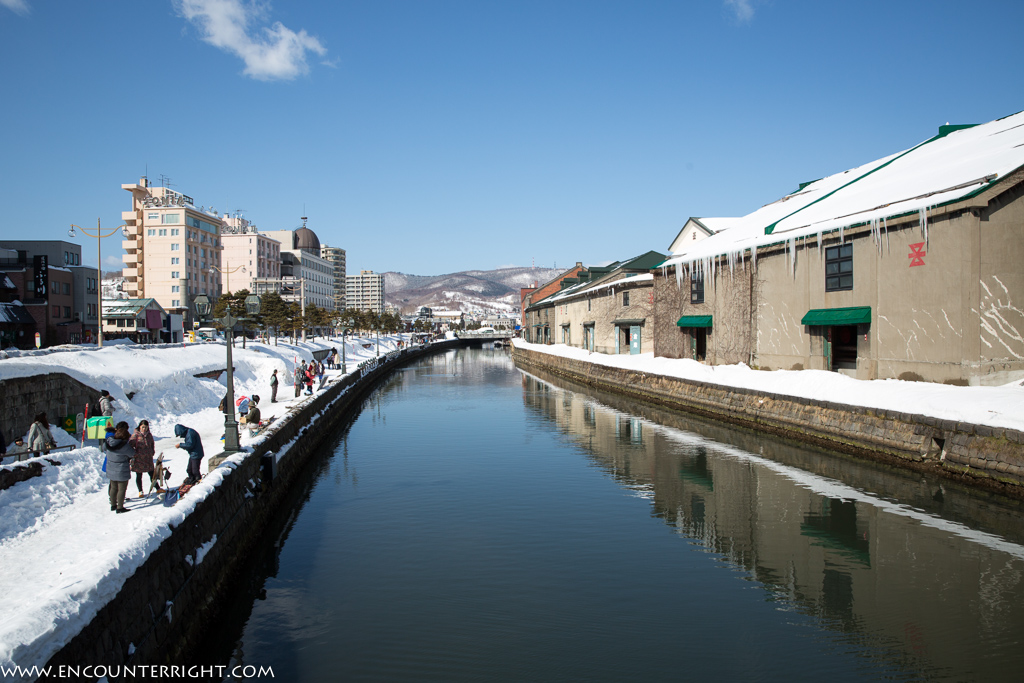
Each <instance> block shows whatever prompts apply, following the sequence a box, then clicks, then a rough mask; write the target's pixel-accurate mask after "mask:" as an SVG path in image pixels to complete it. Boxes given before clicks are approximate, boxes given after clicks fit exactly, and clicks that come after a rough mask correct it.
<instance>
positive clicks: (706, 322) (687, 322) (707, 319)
mask: <svg viewBox="0 0 1024 683" xmlns="http://www.w3.org/2000/svg"><path fill="white" fill-rule="evenodd" d="M676 325H678V326H679V327H711V316H710V315H684V316H683V317H682V318H680V319H679V320H677V321H676Z"/></svg>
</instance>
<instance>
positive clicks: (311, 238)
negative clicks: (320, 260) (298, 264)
mask: <svg viewBox="0 0 1024 683" xmlns="http://www.w3.org/2000/svg"><path fill="white" fill-rule="evenodd" d="M292 249H302V250H304V251H315V252H316V253H317V254H319V253H320V239H319V238H318V237H317V236H316V233H315V232H313V231H312V230H310V229H309V228H299V229H298V230H296V231H295V244H294V246H293V247H292Z"/></svg>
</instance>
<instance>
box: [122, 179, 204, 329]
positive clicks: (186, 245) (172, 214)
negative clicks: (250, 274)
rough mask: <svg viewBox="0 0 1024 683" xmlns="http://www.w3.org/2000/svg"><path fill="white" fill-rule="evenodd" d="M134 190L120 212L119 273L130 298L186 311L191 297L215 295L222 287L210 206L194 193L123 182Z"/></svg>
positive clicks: (143, 180) (128, 189)
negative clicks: (124, 232) (122, 228)
mask: <svg viewBox="0 0 1024 683" xmlns="http://www.w3.org/2000/svg"><path fill="white" fill-rule="evenodd" d="M121 188H122V189H124V190H127V191H128V192H130V193H131V195H132V205H131V210H130V211H124V212H122V214H121V218H122V220H123V221H124V222H125V226H126V230H127V233H128V235H127V237H126V239H125V240H124V241H123V242H122V247H123V248H124V250H125V252H126V253H125V255H124V256H123V257H122V258H123V260H124V268H123V270H122V273H123V275H124V277H125V279H126V280H127V294H128V296H129V297H130V298H133V299H156V300H157V301H158V302H159V304H160V306H162V307H163V308H164V309H165V310H167V311H174V312H176V313H179V314H180V313H185V314H186V315H188V311H189V308H190V303H191V300H192V297H194V296H196V295H197V294H206V295H208V296H210V297H211V298H214V299H216V298H217V297H219V296H220V295H221V293H222V292H223V288H222V287H221V276H220V269H222V268H223V264H222V261H221V249H222V246H221V228H222V227H223V225H224V222H223V219H222V218H221V217H220V215H218V214H217V212H216V211H214V210H213V209H209V210H207V209H206V208H205V207H197V206H196V205H195V202H194V201H193V199H192V197H190V196H188V195H185V194H182V193H180V192H177V191H175V190H172V189H170V188H167V187H150V185H149V181H148V179H146V178H142V179H140V180H139V182H138V183H130V184H124V185H121Z"/></svg>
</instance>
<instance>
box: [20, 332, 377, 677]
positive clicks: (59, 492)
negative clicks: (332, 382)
mask: <svg viewBox="0 0 1024 683" xmlns="http://www.w3.org/2000/svg"><path fill="white" fill-rule="evenodd" d="M356 339H358V338H356ZM356 339H353V338H349V342H348V343H347V344H346V356H347V361H348V369H349V370H350V371H352V372H355V371H356V366H357V364H358V363H359V362H361V361H363V360H368V359H370V358H375V357H376V343H374V344H373V345H372V346H371V348H370V349H365V348H363V346H362V344H361V343H359V341H362V340H359V341H356ZM374 342H376V340H374ZM331 348H337V349H338V350H339V351H340V350H341V340H340V339H337V338H335V339H318V340H316V341H310V342H298V343H286V342H284V341H280V342H279V343H278V345H276V346H275V345H273V344H262V343H250V344H248V345H247V348H246V349H244V350H243V349H242V348H241V346H240V345H237V346H236V347H235V348H234V349H233V351H232V353H233V362H234V366H235V373H234V377H235V395H236V396H238V395H241V394H245V395H247V396H252V395H254V394H257V395H259V396H260V397H261V401H260V409H261V412H262V414H263V417H264V419H266V418H269V417H271V416H277V417H278V419H285V418H286V414H287V412H288V410H289V409H290V408H294V407H298V406H300V405H302V404H303V403H305V402H306V401H308V400H310V397H306V396H305V395H302V396H300V397H299V398H294V389H293V385H292V373H293V371H294V368H295V365H296V363H298V362H300V361H302V360H310V359H311V358H312V354H313V352H314V351H316V350H319V349H331ZM395 348H397V339H395V338H390V337H382V338H381V342H380V352H381V355H383V354H385V353H387V352H388V351H391V350H394V349H395ZM226 363H227V358H226V348H225V345H224V343H203V344H189V345H186V346H181V345H177V346H170V345H158V346H138V345H137V346H130V345H115V346H107V345H104V347H103V348H102V349H99V348H95V347H93V348H80V349H71V348H64V349H61V350H59V351H56V352H54V351H50V352H46V353H24V354H20V353H19V354H11V356H10V357H7V358H4V359H0V379H7V378H12V377H28V376H33V375H41V374H46V373H50V372H63V373H66V374H68V375H70V376H71V377H74V378H75V379H77V380H79V381H80V382H82V383H83V384H85V385H87V386H90V387H93V388H94V389H96V392H97V396H98V395H99V390H100V389H107V390H108V391H110V394H111V395H112V396H113V397H114V398H115V410H114V420H115V421H120V420H126V421H127V422H129V424H130V425H131V426H132V427H133V428H134V427H135V425H136V424H138V421H139V420H141V419H148V420H149V422H150V427H151V430H152V432H153V436H154V438H155V441H156V452H157V454H160V453H163V454H164V464H165V466H166V467H168V468H169V469H170V470H171V473H172V475H171V479H170V484H171V486H177V485H178V484H180V483H181V482H182V481H183V480H184V477H185V468H186V465H187V454H185V452H184V451H182V450H180V449H178V448H176V446H177V444H178V442H179V440H178V439H176V438H174V436H173V434H174V432H173V428H174V425H175V424H177V423H181V424H185V425H187V426H190V427H193V428H194V429H196V431H198V432H199V435H200V437H201V439H202V441H203V446H204V449H205V452H206V456H207V457H210V456H212V455H216V454H217V453H219V452H221V450H222V446H221V435H222V434H223V431H224V416H223V414H221V413H220V412H219V411H218V410H217V404H218V403H219V402H220V399H221V397H222V396H223V395H224V392H225V375H224V373H221V375H220V377H219V378H218V379H202V378H197V377H194V375H195V374H200V373H207V372H211V371H215V370H219V369H222V368H224V367H226ZM275 369H276V370H277V374H278V378H279V382H280V384H279V387H278V402H277V403H276V404H271V403H270V394H271V392H270V386H269V379H270V375H271V373H272V372H273V370H275ZM327 375H328V378H329V379H336V378H338V377H339V376H340V375H341V372H340V371H337V370H329V371H328V372H327ZM129 393H132V394H133V397H132V399H131V400H129V399H128V394H129ZM52 431H53V434H54V437H55V439H56V440H57V443H58V445H69V444H77V443H78V442H77V441H76V440H75V438H74V437H72V436H70V435H68V434H67V433H66V432H64V431H63V430H60V429H58V428H54V429H53V430H52ZM241 434H242V437H241V442H242V446H243V447H249V448H250V450H251V447H252V445H253V444H255V443H257V442H259V441H260V440H262V439H263V438H265V435H261V436H260V437H256V438H255V439H254V438H253V437H250V436H249V434H248V432H247V431H246V430H244V429H243V430H242V432H241ZM8 436H9V440H11V441H13V436H11V435H8ZM283 450H286V449H283ZM49 457H50V458H51V459H53V460H57V461H59V462H60V463H61V465H60V466H52V465H49V464H47V463H45V461H43V462H44V470H43V474H42V476H40V477H34V478H32V479H29V480H26V481H23V482H19V483H17V484H15V485H14V486H12V487H10V488H8V489H6V490H4V491H0V567H3V571H2V572H0V666H5V667H6V666H12V665H15V664H17V665H21V666H33V665H44V664H45V663H46V662H47V660H48V659H49V658H50V657H51V656H52V655H53V654H54V653H55V652H57V650H59V649H60V648H61V647H62V646H63V645H64V644H66V643H67V642H68V641H70V640H71V638H73V637H74V636H75V635H76V634H77V633H78V632H79V631H81V629H82V628H83V627H84V626H85V625H86V624H88V623H89V621H90V620H91V619H92V618H93V617H94V616H95V615H96V613H97V612H98V611H99V610H100V609H101V608H102V607H103V605H105V604H106V603H107V602H108V601H109V600H110V599H111V598H113V596H115V595H116V594H117V592H118V591H119V590H120V589H121V587H122V586H123V585H124V582H125V580H126V579H127V578H128V577H130V576H131V575H132V574H133V573H134V572H135V571H136V569H138V568H139V567H140V566H141V565H142V563H143V562H145V560H146V558H147V557H149V555H150V553H152V552H153V550H155V549H156V548H157V547H158V546H159V545H160V543H161V542H162V541H163V540H164V539H165V538H167V537H168V536H169V535H170V533H171V530H172V529H173V528H174V527H176V526H177V525H178V524H180V523H182V522H183V521H184V520H185V519H186V518H187V517H188V515H189V514H190V513H191V512H192V510H194V509H195V507H196V505H198V504H199V503H200V502H201V501H203V500H205V498H206V497H207V496H208V495H209V494H210V493H211V492H212V491H213V490H214V489H215V488H216V487H217V486H219V485H220V483H221V482H222V481H223V480H224V477H225V476H226V474H227V473H228V471H229V470H230V469H231V468H232V467H233V466H236V465H237V464H238V463H240V462H241V461H242V460H243V459H244V458H245V454H244V453H242V454H236V455H233V456H231V457H230V458H228V459H227V460H226V461H225V463H226V465H227V467H221V468H217V469H215V470H214V471H213V472H211V473H210V474H209V475H208V476H207V477H206V478H205V479H204V480H203V481H202V482H201V483H199V484H197V485H196V486H194V487H193V488H192V490H191V491H190V492H189V493H188V494H187V495H185V496H184V497H183V498H182V499H181V500H180V501H179V502H178V503H177V504H176V505H174V506H173V507H164V505H163V501H162V499H161V498H158V497H157V496H156V495H153V496H150V497H147V498H137V497H136V495H137V490H136V487H135V482H134V479H133V480H132V482H130V483H129V486H128V500H127V501H126V506H127V507H128V508H129V509H130V510H131V512H129V513H128V514H120V515H118V514H114V513H112V512H111V511H110V504H109V499H108V495H107V478H106V474H105V473H104V472H103V471H102V466H103V454H102V453H101V452H100V451H99V449H98V448H96V447H95V446H94V444H93V443H90V444H86V447H85V448H76V449H75V450H72V451H61V452H54V453H52V454H51V455H50V456H49ZM204 469H205V465H204ZM143 477H144V479H143V490H144V491H148V490H149V479H148V477H147V476H146V475H143ZM214 542H215V539H210V541H209V542H208V543H206V544H204V545H203V546H202V547H200V548H198V549H197V553H196V560H195V561H196V563H198V562H201V561H202V558H203V556H204V555H205V553H206V551H207V550H209V548H210V547H212V545H213V543H214Z"/></svg>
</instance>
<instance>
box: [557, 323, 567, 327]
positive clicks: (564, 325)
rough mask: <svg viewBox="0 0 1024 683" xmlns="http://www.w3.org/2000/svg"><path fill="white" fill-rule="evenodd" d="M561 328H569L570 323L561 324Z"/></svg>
mask: <svg viewBox="0 0 1024 683" xmlns="http://www.w3.org/2000/svg"><path fill="white" fill-rule="evenodd" d="M559 326H560V327H569V323H561V324H560V325H559Z"/></svg>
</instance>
